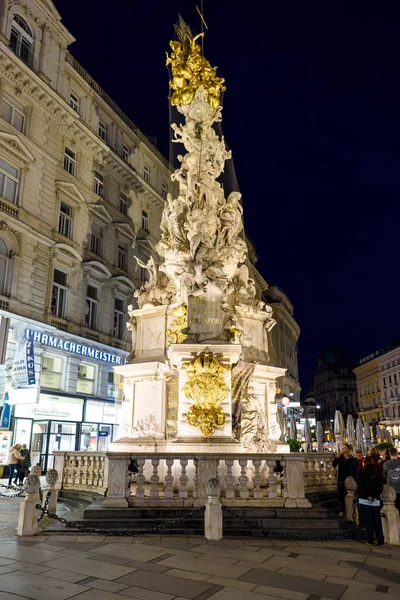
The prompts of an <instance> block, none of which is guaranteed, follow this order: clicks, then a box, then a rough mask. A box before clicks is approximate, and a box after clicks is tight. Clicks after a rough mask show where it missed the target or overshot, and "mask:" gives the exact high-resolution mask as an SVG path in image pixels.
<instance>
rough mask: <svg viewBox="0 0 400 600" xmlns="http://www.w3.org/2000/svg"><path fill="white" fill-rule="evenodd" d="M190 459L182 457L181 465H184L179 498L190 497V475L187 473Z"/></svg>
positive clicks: (180, 479)
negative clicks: (188, 488)
mask: <svg viewBox="0 0 400 600" xmlns="http://www.w3.org/2000/svg"><path fill="white" fill-rule="evenodd" d="M188 462H189V461H188V459H187V458H181V459H180V463H181V467H182V472H181V476H180V477H179V484H180V485H179V494H178V495H179V498H187V497H188V490H187V484H188V481H189V477H188V476H187V475H186V467H187V464H188Z"/></svg>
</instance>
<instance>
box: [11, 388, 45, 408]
mask: <svg viewBox="0 0 400 600" xmlns="http://www.w3.org/2000/svg"><path fill="white" fill-rule="evenodd" d="M39 393H40V388H39V386H37V385H31V386H30V387H24V388H23V387H21V388H13V389H11V390H10V391H9V392H8V403H9V404H16V405H17V404H37V403H38V402H39Z"/></svg>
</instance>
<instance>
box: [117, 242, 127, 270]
mask: <svg viewBox="0 0 400 600" xmlns="http://www.w3.org/2000/svg"><path fill="white" fill-rule="evenodd" d="M126 257H127V253H126V250H125V248H124V247H123V246H118V268H119V269H123V270H124V271H126Z"/></svg>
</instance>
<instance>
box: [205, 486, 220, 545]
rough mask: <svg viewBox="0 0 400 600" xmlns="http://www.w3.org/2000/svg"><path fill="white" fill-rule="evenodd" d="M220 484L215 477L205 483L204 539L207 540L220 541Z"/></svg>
mask: <svg viewBox="0 0 400 600" xmlns="http://www.w3.org/2000/svg"><path fill="white" fill-rule="evenodd" d="M219 495H220V484H219V480H218V479H217V478H216V477H212V478H211V479H209V480H208V481H207V496H208V500H207V502H206V510H205V514H204V537H205V538H206V539H207V540H222V538H223V531H222V504H221V502H220V499H219Z"/></svg>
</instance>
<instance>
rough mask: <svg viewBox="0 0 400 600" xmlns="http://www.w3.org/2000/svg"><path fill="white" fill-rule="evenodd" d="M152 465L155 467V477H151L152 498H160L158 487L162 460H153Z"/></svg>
mask: <svg viewBox="0 0 400 600" xmlns="http://www.w3.org/2000/svg"><path fill="white" fill-rule="evenodd" d="M151 464H152V465H153V475H152V476H151V477H150V481H151V489H150V498H159V497H160V490H159V487H158V483H159V481H160V477H159V475H158V466H159V464H160V459H159V458H152V459H151Z"/></svg>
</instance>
